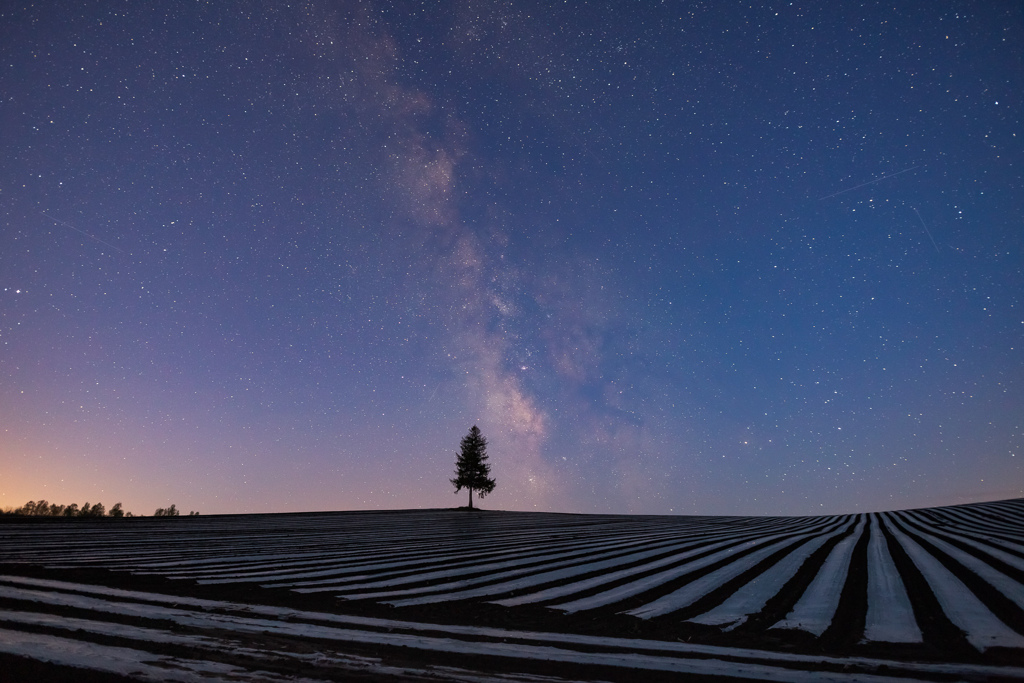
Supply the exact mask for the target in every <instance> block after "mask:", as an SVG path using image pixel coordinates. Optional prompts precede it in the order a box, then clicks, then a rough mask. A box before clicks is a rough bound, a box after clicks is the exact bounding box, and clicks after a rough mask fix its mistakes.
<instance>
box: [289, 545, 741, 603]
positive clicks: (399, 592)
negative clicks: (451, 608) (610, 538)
mask: <svg viewBox="0 0 1024 683" xmlns="http://www.w3.org/2000/svg"><path fill="white" fill-rule="evenodd" d="M734 536H735V535H733V536H731V537H730V539H729V540H728V541H722V542H721V543H734V542H737V541H736V539H735V537H734ZM742 537H746V535H743V536H741V538H742ZM706 541H707V539H700V540H699V541H693V540H691V541H688V542H685V543H681V544H679V546H678V547H680V548H682V547H691V546H693V545H694V543H701V544H702V545H701V546H700V547H699V548H697V549H695V550H693V551H692V552H690V553H687V554H694V553H699V552H701V551H702V549H704V548H707V547H709V546H706V545H703V543H705V542H706ZM721 543H719V544H713V545H721ZM660 550H661V551H662V552H669V551H670V550H671V547H664V546H663V547H662V548H661V549H660ZM619 552H620V553H621V552H622V551H619ZM607 555H608V554H607V553H605V554H604V556H605V557H607ZM600 557H601V555H592V556H591V557H590V558H588V560H589V562H588V563H587V564H580V558H573V559H568V560H565V561H562V562H548V563H546V564H545V565H542V566H537V567H527V568H524V569H515V570H507V571H502V572H498V573H492V574H488V575H486V576H481V577H476V578H471V579H461V580H458V581H448V582H445V583H442V584H434V585H430V586H420V587H415V588H408V589H395V590H388V591H374V592H369V593H343V594H339V595H338V597H342V598H345V599H348V600H364V599H378V598H397V597H400V596H403V595H418V594H421V593H438V592H442V591H458V592H457V593H456V594H453V595H457V596H458V597H449V596H448V595H435V596H431V597H423V598H419V599H416V600H415V601H413V600H402V601H400V602H389V603H388V604H391V605H412V604H427V603H432V602H444V601H446V600H451V599H457V600H462V599H465V598H470V597H483V596H487V595H497V594H499V593H503V592H509V591H511V590H519V589H522V588H528V587H530V586H536V585H539V584H540V583H545V582H548V581H554V580H558V579H563V578H569V577H571V576H578V575H580V574H585V573H588V572H591V571H597V570H598V569H600V568H601V567H604V566H617V565H621V564H627V563H628V562H629V560H628V559H626V558H628V557H630V555H622V554H620V555H617V556H616V557H614V558H610V559H609V560H599V559H597V558H600ZM680 557H682V555H681V556H680ZM595 563H600V566H595ZM542 572H543V573H542ZM464 573H466V572H458V573H456V572H447V573H446V575H447V577H448V578H451V577H454V576H457V575H459V574H464ZM524 575H527V576H528V578H526V579H517V580H515V581H512V582H506V583H501V584H494V582H495V581H497V580H500V579H511V578H513V577H522V576H524ZM529 575H533V577H529ZM538 576H539V577H541V580H534V577H538ZM414 578H415V579H416V581H418V582H422V581H424V580H425V577H424V576H423V575H420V576H418V577H414ZM405 583H409V581H406V582H405ZM488 583H490V584H494V587H496V588H501V590H493V591H492V590H489V589H483V588H475V589H472V590H462V589H470V588H471V587H472V586H479V585H480V584H488ZM393 585H396V584H393ZM352 588H353V587H352V586H343V585H342V586H336V587H333V588H331V590H351V589H352ZM292 590H295V591H296V592H299V593H307V592H314V591H322V590H327V589H324V588H317V589H309V588H293V589H292Z"/></svg>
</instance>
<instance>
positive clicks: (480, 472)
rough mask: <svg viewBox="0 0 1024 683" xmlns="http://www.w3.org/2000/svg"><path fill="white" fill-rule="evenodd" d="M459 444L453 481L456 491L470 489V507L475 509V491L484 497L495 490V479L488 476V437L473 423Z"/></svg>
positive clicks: (489, 467)
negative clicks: (459, 448) (460, 448)
mask: <svg viewBox="0 0 1024 683" xmlns="http://www.w3.org/2000/svg"><path fill="white" fill-rule="evenodd" d="M459 445H460V446H461V447H462V450H461V452H460V453H459V454H458V459H457V460H456V461H455V478H454V479H452V480H451V482H452V486H454V487H455V493H458V492H459V491H461V490H462V489H464V488H466V489H469V507H470V509H473V491H476V492H477V493H479V494H480V497H481V498H483V497H484V496H486V495H487V494H488V493H490V492H491V491H493V490H494V480H493V479H491V478H490V477H489V476H488V475H490V473H491V466H490V465H488V464H487V439H485V438H484V437H483V435H482V434H481V433H480V429H479V428H477V426H476V425H473V427H472V429H470V430H469V434H466V436H464V437H462V442H461V443H460V444H459Z"/></svg>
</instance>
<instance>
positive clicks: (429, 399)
mask: <svg viewBox="0 0 1024 683" xmlns="http://www.w3.org/2000/svg"><path fill="white" fill-rule="evenodd" d="M440 388H441V383H440V382H438V383H437V386H436V387H434V390H433V391H432V392H430V398H428V399H427V400H428V401H433V400H434V396H435V395H437V390H438V389H440Z"/></svg>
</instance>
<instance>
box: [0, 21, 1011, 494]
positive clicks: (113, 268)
mask: <svg viewBox="0 0 1024 683" xmlns="http://www.w3.org/2000/svg"><path fill="white" fill-rule="evenodd" d="M0 25H2V27H3V34H2V36H3V37H2V39H0V56H2V58H3V59H2V60H0V74H2V75H0V86H2V87H0V92H2V93H3V97H2V101H0V144H2V151H3V156H2V159H3V161H2V162H0V198H2V201H0V429H2V432H0V474H2V477H0V506H18V505H21V504H23V503H24V502H25V501H27V500H29V499H39V498H46V499H48V500H50V501H53V502H59V503H70V502H77V503H79V504H81V503H82V502H83V501H86V500H88V501H92V502H95V501H98V500H102V501H103V502H104V503H106V504H107V506H108V507H109V506H111V505H112V504H113V503H115V502H117V501H119V500H120V501H123V503H124V506H125V508H126V509H129V510H134V511H135V512H136V513H144V514H151V513H152V510H153V509H155V508H156V507H163V506H166V505H168V504H170V503H172V502H173V503H176V504H177V506H178V507H179V508H181V509H184V510H190V509H196V510H200V511H202V512H204V513H220V512H264V511H290V510H328V509H362V508H414V507H446V506H455V505H458V504H461V503H462V498H461V496H460V497H456V496H454V495H453V490H452V487H451V486H450V485H449V484H448V479H449V478H450V477H451V476H452V471H453V470H454V462H455V452H456V450H457V448H458V443H459V440H460V439H461V437H462V436H463V435H464V434H465V433H466V431H467V430H468V429H469V427H470V426H472V425H473V424H477V425H479V426H480V428H481V429H482V430H483V432H484V435H485V436H486V437H487V438H488V440H489V444H490V446H489V453H490V456H491V464H492V473H493V474H494V476H495V478H496V480H497V483H498V486H497V488H496V489H495V491H494V493H493V494H491V495H490V496H488V497H487V498H486V499H485V501H483V504H484V505H485V506H487V507H494V508H504V509H522V510H529V509H542V510H552V511H566V512H621V513H656V514H819V513H848V512H857V511H866V510H882V509H898V508H907V507H916V506H928V505H943V504H952V503H961V502H968V501H977V500H992V499H999V498H1010V497H1019V496H1022V495H1024V467H1022V466H1021V460H1022V458H1024V455H1022V453H1024V451H1022V448H1024V443H1022V441H1024V362H1022V361H1024V358H1022V351H1021V350H1022V344H1024V339H1022V334H1024V311H1022V310H1021V309H1022V293H1024V274H1022V265H1024V230H1022V217H1024V183H1022V180H1021V168H1022V161H1024V155H1022V147H1021V142H1022V141H1021V135H1020V121H1021V120H1022V101H1021V93H1022V92H1024V65H1022V57H1021V55H1022V54H1024V20H1022V16H1021V9H1020V7H1019V6H1018V5H1016V4H1013V3H1005V4H1003V3H981V2H979V3H926V4H924V5H921V4H919V3H909V2H907V3H896V4H895V6H893V5H892V4H878V3H863V4H861V5H858V6H841V7H838V6H837V7H831V6H825V5H816V4H806V5H804V4H801V3H774V4H773V3H755V4H754V5H753V6H751V7H746V6H744V7H742V8H741V7H737V6H732V5H730V6H724V5H720V4H718V3H709V4H701V3H669V6H668V7H666V6H657V7H654V6H647V5H646V4H641V5H640V6H637V5H636V4H635V3H620V2H600V3H583V2H570V3H564V4H561V5H559V6H558V7H557V8H551V7H548V6H546V5H545V4H543V3H536V4H534V3H525V2H518V1H512V2H464V1H456V2H442V3H434V2H424V3H419V2H412V1H409V2H338V3H335V2H310V3H305V4H302V5H299V6H287V5H285V4H283V3H272V2H268V3H264V4H261V5H257V4H254V3H248V2H245V3H242V2H234V3H233V2H226V3H217V4H214V5H206V4H202V3H194V2H185V1H181V2H153V3H147V4H146V5H145V6H138V7H136V6H133V5H125V4H122V3H115V2H98V3H71V4H67V5H66V10H65V6H63V5H62V11H61V12H54V11H52V9H51V8H48V7H45V6H41V5H34V4H29V5H28V6H27V7H20V8H14V9H6V10H3V11H2V12H0Z"/></svg>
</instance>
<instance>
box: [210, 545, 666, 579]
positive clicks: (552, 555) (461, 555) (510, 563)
mask: <svg viewBox="0 0 1024 683" xmlns="http://www.w3.org/2000/svg"><path fill="white" fill-rule="evenodd" d="M658 543H659V544H661V547H674V546H669V545H667V544H668V543H669V541H667V540H659V541H658ZM636 545H640V543H638V542H637V541H634V540H620V541H616V542H614V543H609V542H607V541H602V542H600V543H580V544H577V545H574V546H571V547H569V548H565V547H564V546H563V547H560V548H558V549H555V548H550V549H549V548H531V549H530V551H529V552H527V553H524V552H523V550H519V551H517V552H515V553H502V554H501V555H499V557H511V558H512V559H508V560H502V561H498V562H488V563H480V562H479V561H478V559H470V560H467V559H465V552H463V551H458V552H457V553H453V555H454V557H452V556H448V558H447V559H448V562H437V563H435V567H441V568H442V569H434V568H430V570H429V571H422V572H416V573H414V574H407V575H405V576H396V577H391V578H381V577H380V576H379V575H375V574H372V573H368V571H367V569H368V568H367V569H363V570H361V571H364V575H360V576H354V577H349V578H340V579H335V578H331V579H322V580H317V581H297V582H285V581H273V582H266V583H264V584H262V585H263V586H264V587H266V588H269V587H271V586H272V587H275V588H307V587H309V586H321V588H318V589H317V590H316V591H310V590H302V591H300V592H317V591H320V592H323V591H336V590H346V591H365V590H370V589H373V588H390V587H393V586H401V585H405V584H409V583H421V582H424V581H432V580H434V579H437V578H441V579H444V578H451V577H454V576H461V575H464V574H477V573H480V572H487V571H494V570H501V569H511V568H514V567H520V566H522V565H524V564H530V563H534V562H548V561H558V560H562V559H569V558H572V559H584V558H587V557H593V556H596V557H600V556H601V555H607V554H608V553H618V552H628V549H629V548H631V547H634V546H636ZM541 551H543V552H541ZM588 552H589V554H588ZM414 564H417V563H415V562H404V563H392V564H390V565H388V564H385V565H381V566H380V568H392V567H394V568H402V567H408V566H409V565H414ZM424 569H425V570H426V569H427V568H424ZM407 571H408V570H407ZM329 573H331V572H330V570H323V572H322V573H321V574H320V575H323V574H329ZM334 573H336V574H343V573H345V572H334ZM365 579H375V580H373V581H365ZM355 581H364V583H353V582H355ZM200 583H222V582H220V581H217V582H213V581H200ZM324 586H326V587H324Z"/></svg>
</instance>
